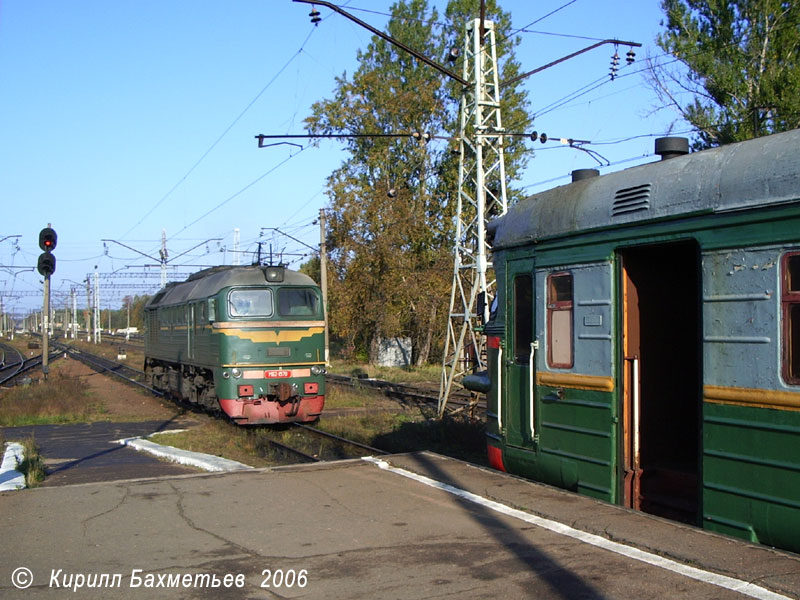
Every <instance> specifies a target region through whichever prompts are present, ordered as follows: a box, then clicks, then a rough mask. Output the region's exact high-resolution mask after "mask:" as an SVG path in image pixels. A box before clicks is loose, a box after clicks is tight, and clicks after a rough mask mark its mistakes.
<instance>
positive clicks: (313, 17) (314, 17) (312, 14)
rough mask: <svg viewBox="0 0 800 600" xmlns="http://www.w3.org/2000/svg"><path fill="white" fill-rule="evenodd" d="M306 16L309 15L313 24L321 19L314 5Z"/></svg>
mask: <svg viewBox="0 0 800 600" xmlns="http://www.w3.org/2000/svg"><path fill="white" fill-rule="evenodd" d="M308 16H309V17H311V22H312V23H313V24H314V25H317V24H318V23H319V22H320V21H322V18H321V17H320V16H319V11H318V10H317V9H316V8H315V7H312V8H311V12H310V13H308Z"/></svg>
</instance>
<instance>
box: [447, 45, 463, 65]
mask: <svg viewBox="0 0 800 600" xmlns="http://www.w3.org/2000/svg"><path fill="white" fill-rule="evenodd" d="M459 56H461V50H459V49H458V48H450V52H448V53H447V60H448V61H449V62H456V61H457V60H458V57H459Z"/></svg>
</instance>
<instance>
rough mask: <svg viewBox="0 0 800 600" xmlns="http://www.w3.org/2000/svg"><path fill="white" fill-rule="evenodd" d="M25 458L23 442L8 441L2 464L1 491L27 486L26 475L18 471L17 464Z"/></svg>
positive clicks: (0, 469) (0, 471)
mask: <svg viewBox="0 0 800 600" xmlns="http://www.w3.org/2000/svg"><path fill="white" fill-rule="evenodd" d="M23 458H25V451H24V449H23V447H22V444H18V443H17V442H8V443H7V444H6V450H5V453H4V454H3V463H2V465H0V492H10V491H15V490H21V489H23V488H25V475H24V474H22V473H20V472H19V471H17V466H18V465H19V463H21V462H22V459H23Z"/></svg>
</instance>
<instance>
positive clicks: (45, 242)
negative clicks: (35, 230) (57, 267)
mask: <svg viewBox="0 0 800 600" xmlns="http://www.w3.org/2000/svg"><path fill="white" fill-rule="evenodd" d="M56 242H58V236H57V235H56V230H55V229H53V228H51V227H45V228H44V229H42V230H41V231H40V232H39V248H41V249H42V250H44V251H45V252H52V251H53V250H55V249H56Z"/></svg>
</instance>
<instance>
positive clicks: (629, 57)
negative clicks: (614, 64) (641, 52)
mask: <svg viewBox="0 0 800 600" xmlns="http://www.w3.org/2000/svg"><path fill="white" fill-rule="evenodd" d="M625 60H626V61H628V64H629V65H630V64H633V61H634V60H636V52H634V51H633V48H631V49H630V50H628V53H627V54H626V55H625Z"/></svg>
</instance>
